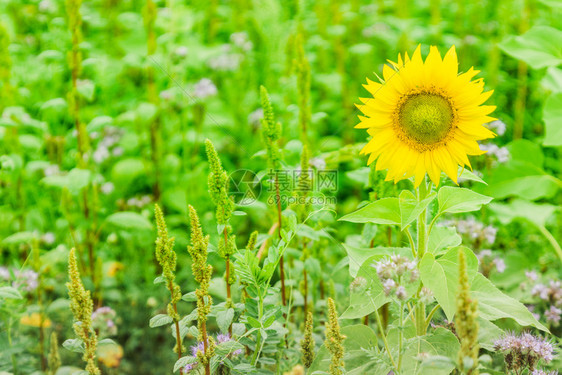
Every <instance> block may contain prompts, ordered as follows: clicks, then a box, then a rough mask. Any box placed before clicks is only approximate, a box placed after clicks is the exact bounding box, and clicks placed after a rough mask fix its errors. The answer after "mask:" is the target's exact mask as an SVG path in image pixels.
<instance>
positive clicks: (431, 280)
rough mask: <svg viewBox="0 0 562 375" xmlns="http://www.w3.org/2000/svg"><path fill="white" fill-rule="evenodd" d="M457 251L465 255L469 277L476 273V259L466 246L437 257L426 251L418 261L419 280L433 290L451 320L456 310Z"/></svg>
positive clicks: (457, 283) (457, 281)
mask: <svg viewBox="0 0 562 375" xmlns="http://www.w3.org/2000/svg"><path fill="white" fill-rule="evenodd" d="M459 251H464V253H465V255H466V263H467V271H468V274H469V278H471V277H472V276H474V275H475V274H476V273H477V270H478V259H477V258H476V255H474V253H473V252H472V250H470V249H468V248H466V247H456V248H453V249H451V250H449V251H448V252H447V253H445V255H443V256H442V257H440V258H437V259H435V256H434V255H433V254H431V253H426V254H425V255H424V256H423V258H422V260H421V262H420V277H421V280H422V282H423V284H424V285H425V286H426V287H428V288H429V289H430V290H431V291H432V292H433V295H434V296H435V299H436V300H437V302H439V305H440V306H441V308H442V309H443V311H444V312H445V315H446V316H447V319H448V320H453V316H454V315H455V311H456V299H457V290H458V286H459V264H458V259H459Z"/></svg>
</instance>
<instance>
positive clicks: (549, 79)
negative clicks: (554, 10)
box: [541, 2, 562, 93]
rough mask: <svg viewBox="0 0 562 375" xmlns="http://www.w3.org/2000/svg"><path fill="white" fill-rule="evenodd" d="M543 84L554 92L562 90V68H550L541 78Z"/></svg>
mask: <svg viewBox="0 0 562 375" xmlns="http://www.w3.org/2000/svg"><path fill="white" fill-rule="evenodd" d="M560 4H562V2H560ZM541 86H543V87H544V88H545V89H547V90H549V91H551V92H553V93H559V92H562V69H560V68H556V67H554V66H551V67H550V68H548V69H547V70H546V75H545V76H544V77H543V79H541Z"/></svg>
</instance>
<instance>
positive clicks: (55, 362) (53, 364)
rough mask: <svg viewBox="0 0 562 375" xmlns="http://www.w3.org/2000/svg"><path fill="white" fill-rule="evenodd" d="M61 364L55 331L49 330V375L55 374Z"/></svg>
mask: <svg viewBox="0 0 562 375" xmlns="http://www.w3.org/2000/svg"><path fill="white" fill-rule="evenodd" d="M60 365H61V361H60V354H59V340H58V339H57V334H56V332H54V331H53V332H51V342H50V348H49V372H48V374H49V375H55V374H56V373H57V370H58V369H59V367H60Z"/></svg>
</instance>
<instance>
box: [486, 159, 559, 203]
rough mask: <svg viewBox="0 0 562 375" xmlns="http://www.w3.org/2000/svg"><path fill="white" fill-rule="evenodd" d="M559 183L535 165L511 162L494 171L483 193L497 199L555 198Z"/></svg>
mask: <svg viewBox="0 0 562 375" xmlns="http://www.w3.org/2000/svg"><path fill="white" fill-rule="evenodd" d="M558 181H559V180H557V179H556V178H555V177H553V176H551V175H549V174H548V173H546V172H545V171H543V170H542V169H541V168H539V167H537V166H536V165H535V164H531V163H529V162H527V161H521V160H510V161H508V162H507V163H506V164H502V165H499V166H498V167H497V168H496V169H494V171H493V174H492V175H491V176H490V177H489V178H488V182H489V184H488V186H487V187H486V188H485V189H484V190H483V192H484V193H486V194H489V195H491V196H493V197H494V198H497V199H503V198H507V197H512V196H515V197H521V198H525V199H529V200H535V199H540V198H548V197H552V196H554V194H556V192H557V190H558V189H559V188H560V187H559V184H558Z"/></svg>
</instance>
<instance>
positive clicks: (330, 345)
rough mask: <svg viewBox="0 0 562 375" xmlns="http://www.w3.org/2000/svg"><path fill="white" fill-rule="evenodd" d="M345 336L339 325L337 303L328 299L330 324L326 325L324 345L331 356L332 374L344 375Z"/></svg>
mask: <svg viewBox="0 0 562 375" xmlns="http://www.w3.org/2000/svg"><path fill="white" fill-rule="evenodd" d="M344 339H345V336H343V335H342V334H341V332H340V324H339V323H338V312H337V310H336V303H335V302H334V300H333V299H332V298H328V322H327V323H326V340H325V341H324V345H325V346H326V349H328V351H329V352H330V354H331V361H330V374H331V375H343V369H344V362H343V355H344V349H343V340H344Z"/></svg>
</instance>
